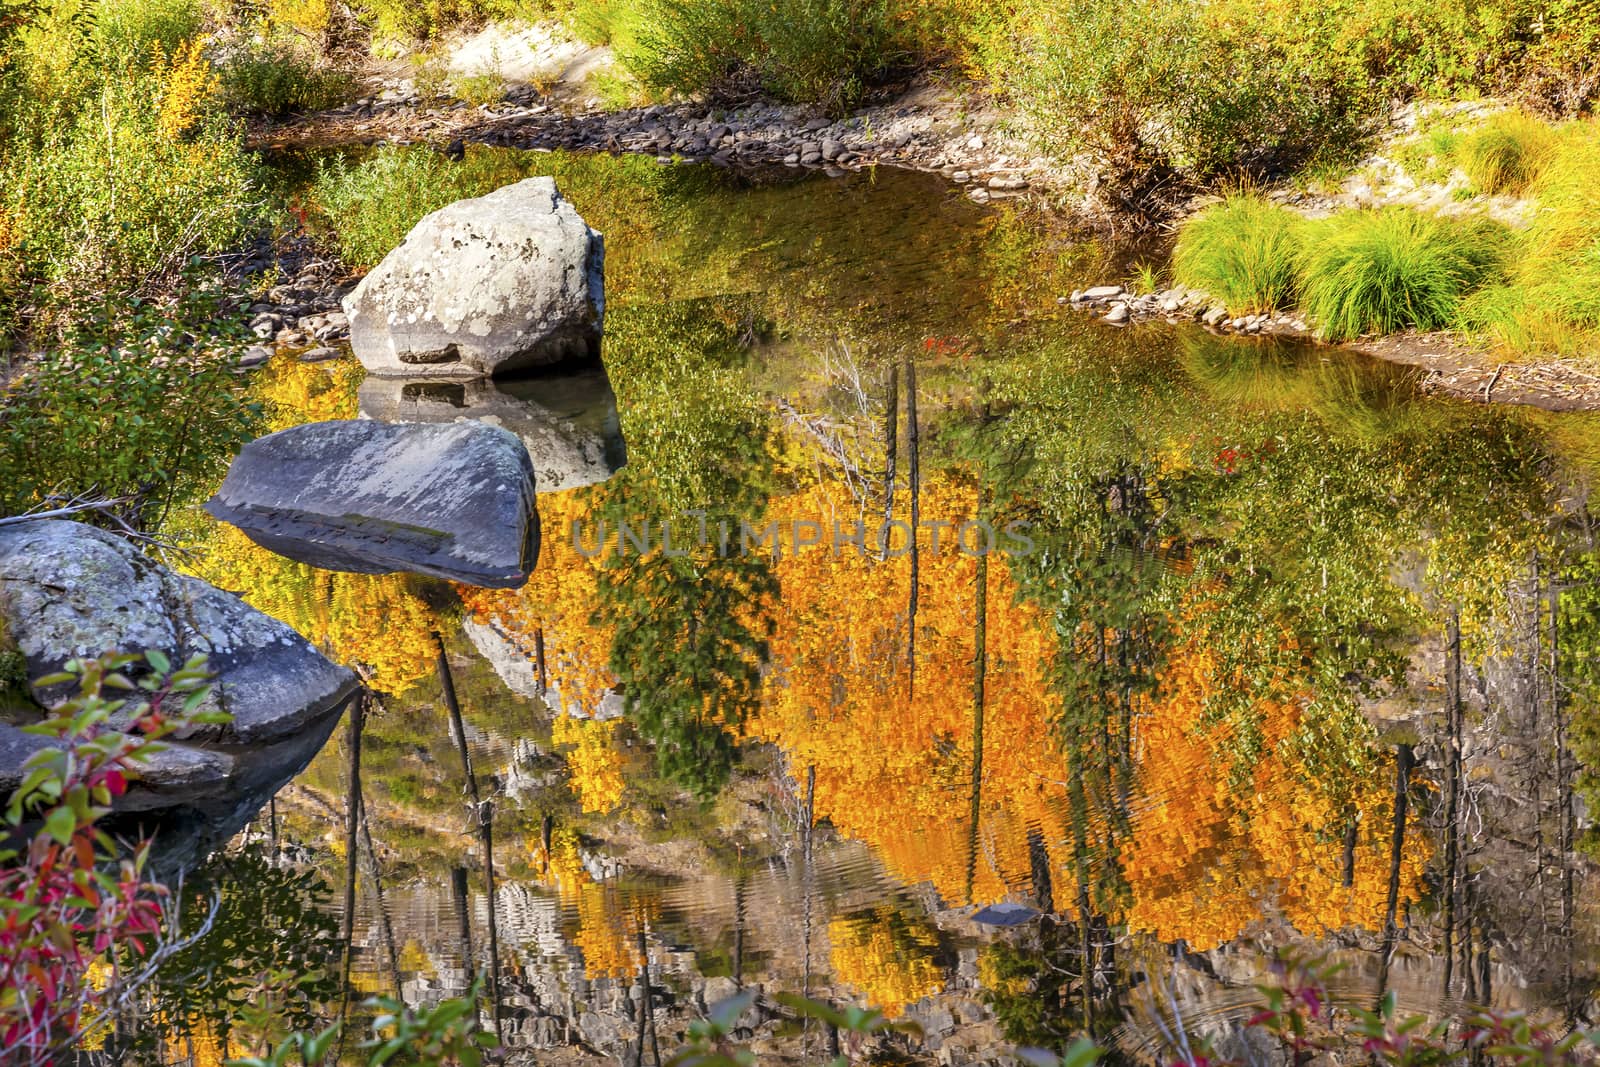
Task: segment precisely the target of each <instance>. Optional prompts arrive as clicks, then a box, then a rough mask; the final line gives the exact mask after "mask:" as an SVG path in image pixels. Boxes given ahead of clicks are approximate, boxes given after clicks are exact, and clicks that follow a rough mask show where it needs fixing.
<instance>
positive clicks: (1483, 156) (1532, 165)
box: [1458, 111, 1557, 195]
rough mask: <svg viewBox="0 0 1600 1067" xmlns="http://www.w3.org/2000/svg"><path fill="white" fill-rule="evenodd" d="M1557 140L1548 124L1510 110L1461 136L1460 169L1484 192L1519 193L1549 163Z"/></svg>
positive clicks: (1476, 187)
mask: <svg viewBox="0 0 1600 1067" xmlns="http://www.w3.org/2000/svg"><path fill="white" fill-rule="evenodd" d="M1556 140H1557V135H1556V131H1555V130H1554V129H1553V128H1552V127H1551V126H1550V125H1549V124H1548V123H1546V122H1544V121H1542V120H1540V119H1538V118H1535V117H1534V116H1532V115H1529V114H1527V113H1526V112H1522V111H1507V112H1504V113H1502V114H1499V115H1496V116H1495V117H1494V118H1492V119H1490V120H1489V121H1488V122H1486V123H1485V124H1484V125H1483V126H1482V128H1480V129H1478V130H1477V131H1475V132H1474V133H1472V134H1471V135H1470V136H1468V137H1466V138H1464V139H1462V141H1461V143H1460V145H1459V148H1458V155H1459V157H1460V160H1461V169H1462V170H1464V171H1466V172H1467V177H1468V178H1469V179H1471V181H1472V185H1473V187H1474V188H1475V189H1477V190H1478V191H1479V192H1481V193H1489V194H1490V195H1500V194H1509V195H1516V194H1520V193H1522V192H1524V191H1525V190H1526V189H1527V188H1528V186H1529V185H1531V184H1532V183H1533V181H1534V180H1535V179H1536V178H1538V176H1539V175H1540V173H1542V172H1543V170H1544V168H1545V166H1546V165H1547V164H1548V163H1549V162H1550V158H1551V156H1552V155H1553V154H1554V151H1555V147H1556Z"/></svg>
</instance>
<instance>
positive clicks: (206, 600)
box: [0, 520, 357, 859]
mask: <svg viewBox="0 0 1600 1067" xmlns="http://www.w3.org/2000/svg"><path fill="white" fill-rule="evenodd" d="M0 617H3V618H4V621H5V625H6V628H7V629H8V630H9V632H10V635H11V639H12V640H13V641H14V642H15V643H16V646H17V649H18V651H20V652H21V653H22V654H23V656H24V658H25V659H26V661H27V675H28V679H29V684H30V689H31V691H32V693H33V695H34V697H35V699H37V700H38V701H39V702H40V703H41V704H43V705H44V706H46V707H48V706H51V705H53V704H56V703H58V702H59V701H61V700H62V699H64V698H65V697H67V696H69V695H70V687H67V686H59V685H56V686H40V685H38V684H36V683H37V680H38V679H40V678H43V677H45V676H46V675H50V674H54V673H56V672H58V671H60V670H61V668H62V667H63V666H64V665H65V664H66V662H67V661H68V660H71V659H74V658H80V657H91V656H98V655H100V654H101V653H104V652H112V651H121V652H136V653H137V652H145V651H149V650H156V651H160V652H162V653H165V654H166V656H167V658H168V659H169V660H171V661H172V662H173V663H174V664H181V663H183V662H185V661H187V660H188V659H189V658H190V657H191V656H194V655H196V654H201V653H203V654H205V656H206V657H207V660H208V663H209V666H210V668H211V670H212V671H213V672H214V673H215V675H216V679H215V681H214V683H213V685H212V691H211V696H210V699H209V703H210V705H211V706H212V707H214V708H220V709H222V710H225V711H227V712H229V713H230V714H232V716H233V721H232V722H231V723H229V724H228V725H225V726H216V725H210V726H201V727H197V728H195V729H194V730H192V731H190V732H189V733H187V734H185V735H183V736H182V737H180V738H177V739H175V740H174V741H173V743H171V744H170V746H169V747H168V748H167V749H166V750H165V751H164V752H160V753H157V754H155V755H154V756H152V757H151V759H150V761H149V763H148V764H147V765H146V766H145V767H144V768H143V770H142V772H141V774H140V777H139V779H138V780H137V781H136V782H135V784H134V785H133V787H132V788H131V789H130V790H129V792H128V793H127V794H126V795H124V796H123V797H121V798H119V799H118V801H117V804H116V816H117V817H118V818H133V817H137V818H138V819H139V820H141V826H142V827H143V828H144V829H147V830H148V829H152V828H156V829H159V830H160V832H161V835H162V839H161V842H160V844H161V846H162V849H163V854H164V855H165V856H166V857H167V858H168V859H173V858H178V859H185V858H192V856H194V855H197V854H202V853H204V852H205V851H207V850H208V849H210V848H212V847H214V846H216V845H218V844H220V843H221V842H223V841H225V840H227V839H228V838H229V837H231V836H232V835H233V834H234V833H236V832H237V831H238V830H239V829H240V828H241V827H243V825H244V824H245V822H246V821H248V820H249V819H250V817H251V816H252V815H254V814H255V812H256V811H257V810H259V809H260V807H261V805H262V804H264V803H266V801H267V799H268V798H269V797H270V796H271V795H272V794H273V793H275V792H276V791H277V790H278V789H279V788H280V787H281V786H282V785H283V784H284V783H285V782H287V781H288V780H289V779H290V778H292V777H294V775H296V774H298V773H299V772H300V771H301V770H303V769H304V768H305V765H306V764H307V763H308V762H310V760H311V757H312V756H314V755H315V754H316V753H317V751H318V749H320V748H321V747H322V745H323V743H324V742H325V741H326V740H327V738H328V735H329V733H330V732H332V730H333V727H334V725H335V724H336V723H337V722H338V720H339V714H340V712H341V711H342V710H343V708H344V705H345V702H346V701H347V700H348V699H349V697H350V695H351V694H352V693H354V692H355V690H356V687H357V680H356V677H355V675H354V673H352V672H351V671H349V670H348V669H346V668H344V667H339V666H337V665H335V664H333V663H330V662H328V660H327V659H325V658H324V657H323V656H322V655H321V654H320V653H318V652H317V650H316V649H314V648H313V647H311V645H310V643H309V642H307V641H306V640H305V639H304V638H302V637H301V636H300V635H299V634H297V633H295V632H294V631H293V630H291V629H290V628H289V627H287V626H285V625H284V624H283V623H281V622H279V621H277V620H276V619H273V618H270V617H268V616H266V615H263V614H262V613H260V612H259V611H256V610H255V609H254V608H251V607H250V606H249V605H247V604H245V603H244V602H243V601H241V600H240V599H239V598H238V597H235V596H233V595H232V594H229V593H225V592H223V591H222V590H220V589H215V588H213V587H212V586H210V585H207V584H206V583H205V582H202V581H200V580H199V579H197V578H191V577H188V576H186V575H181V574H175V573H173V572H172V571H169V570H167V569H166V568H165V567H163V566H161V565H160V564H158V563H156V562H155V561H154V560H151V559H150V558H149V557H147V556H145V555H143V554H142V553H141V552H139V551H138V550H137V549H135V548H133V547H132V546H131V545H129V544H128V543H127V542H126V541H123V540H122V539H120V538H118V537H115V536H113V535H112V534H109V533H107V532H105V531H104V530H98V529H95V528H94V527H91V526H87V525H85V524H83V523H76V522H64V521H59V520H38V521H35V522H28V523H22V524H19V525H16V526H11V527H5V528H3V529H0ZM44 743H45V740H44V739H43V738H37V737H34V736H32V735H29V734H24V733H22V732H21V731H20V730H18V729H17V728H16V727H15V726H13V725H6V724H0V793H4V792H7V791H9V790H10V789H12V788H14V787H15V785H16V784H17V782H18V781H19V780H20V778H21V766H22V763H23V761H24V760H25V759H26V758H27V756H28V755H29V754H30V753H31V752H33V751H36V750H37V749H38V748H39V747H42V745H43V744H44ZM147 820H153V822H150V821H147ZM114 821H115V820H114Z"/></svg>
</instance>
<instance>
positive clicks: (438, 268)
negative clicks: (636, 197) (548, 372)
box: [344, 178, 605, 378]
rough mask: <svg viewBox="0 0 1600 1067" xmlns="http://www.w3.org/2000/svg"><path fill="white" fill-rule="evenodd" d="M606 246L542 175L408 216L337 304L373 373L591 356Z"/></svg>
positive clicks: (596, 346) (452, 372) (517, 366)
mask: <svg viewBox="0 0 1600 1067" xmlns="http://www.w3.org/2000/svg"><path fill="white" fill-rule="evenodd" d="M604 262H605V249H604V242H603V241H602V239H601V236H600V235H599V234H598V233H596V232H595V231H594V230H591V229H590V228H589V226H588V224H587V223H585V222H584V221H583V219H582V218H581V217H580V216H579V215H578V212H577V210H576V209H575V208H574V207H573V206H572V204H570V203H569V202H568V201H567V200H566V198H564V197H563V196H562V195H561V193H560V191H559V190H557V189H556V183H555V181H554V180H553V179H551V178H529V179H527V180H526V181H521V182H517V183H516V184H514V185H508V186H506V187H504V188H502V189H497V190H495V191H494V192H492V193H490V194H488V195H487V196H480V197H476V198H473V199H469V200H458V201H456V202H455V203H453V204H450V205H448V206H446V207H443V208H440V209H439V210H438V211H435V212H434V213H433V214H431V215H428V216H426V217H425V218H423V219H422V221H421V222H418V223H417V224H416V226H415V227H413V228H412V230H411V232H410V233H409V234H407V235H406V239H405V240H404V241H403V242H401V244H400V246H399V247H398V248H396V249H394V250H393V251H392V252H390V253H389V254H388V255H387V256H385V257H384V259H383V262H382V263H379V264H378V266H377V267H375V268H373V270H372V272H371V273H369V274H368V275H367V276H366V277H365V278H363V279H362V280H361V284H360V285H358V286H356V288H355V290H354V291H353V292H351V294H350V295H349V296H347V297H345V299H344V310H345V314H346V315H347V316H348V318H349V322H350V345H351V347H352V348H353V349H354V350H355V354H356V358H357V359H359V360H360V361H361V365H362V366H364V367H366V368H367V370H368V371H371V372H372V373H375V374H391V375H416V374H428V375H432V376H448V377H464V378H474V377H482V376H485V375H490V374H504V373H509V372H512V371H517V370H523V369H526V368H529V367H537V366H543V365H547V364H551V363H558V362H561V361H562V360H567V359H573V358H581V357H592V356H597V355H598V354H599V351H600V332H601V323H602V319H603V316H604V313H605V280H604Z"/></svg>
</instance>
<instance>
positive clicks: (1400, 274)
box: [1300, 208, 1508, 341]
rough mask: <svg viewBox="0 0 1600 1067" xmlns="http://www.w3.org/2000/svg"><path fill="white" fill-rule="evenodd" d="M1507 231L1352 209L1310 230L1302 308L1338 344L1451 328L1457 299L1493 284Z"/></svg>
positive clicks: (1404, 213) (1411, 214)
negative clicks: (1409, 330) (1372, 335)
mask: <svg viewBox="0 0 1600 1067" xmlns="http://www.w3.org/2000/svg"><path fill="white" fill-rule="evenodd" d="M1507 243H1508V234H1507V231H1506V230H1505V229H1504V228H1503V227H1501V226H1498V225H1496V224H1493V223H1489V222H1485V221H1481V220H1471V221H1466V220H1451V219H1441V218H1438V217H1436V216H1433V215H1425V214H1421V213H1419V212H1415V211H1410V210H1407V209H1404V208H1386V209H1383V210H1381V211H1351V212H1346V213H1344V214H1341V215H1335V216H1334V217H1332V218H1330V219H1326V220H1323V221H1321V222H1319V223H1315V224H1313V225H1312V227H1311V228H1310V230H1309V231H1308V232H1307V235H1306V243H1305V249H1306V251H1305V254H1304V255H1303V257H1302V258H1301V264H1300V267H1301V269H1300V292H1301V298H1302V305H1303V306H1304V308H1305V310H1306V312H1307V314H1308V315H1309V316H1310V317H1311V319H1312V320H1313V321H1314V322H1315V323H1316V325H1317V332H1318V334H1319V335H1320V336H1322V337H1324V338H1326V339H1328V340H1331V341H1344V340H1349V339H1350V338H1353V337H1357V336H1360V335H1361V334H1366V333H1391V332H1393V331H1395V330H1403V329H1406V328H1408V327H1416V328H1418V329H1424V330H1428V329H1437V328H1440V327H1443V326H1446V325H1449V324H1451V323H1453V322H1454V321H1455V320H1456V315H1457V311H1458V309H1459V307H1460V304H1461V301H1462V299H1463V298H1464V297H1465V296H1466V295H1467V294H1468V293H1470V292H1472V291H1473V290H1474V289H1476V288H1478V287H1479V286H1482V285H1484V284H1486V283H1489V282H1492V281H1494V280H1496V278H1497V277H1498V276H1499V275H1500V272H1501V270H1502V264H1503V262H1504V259H1505V254H1506V250H1507Z"/></svg>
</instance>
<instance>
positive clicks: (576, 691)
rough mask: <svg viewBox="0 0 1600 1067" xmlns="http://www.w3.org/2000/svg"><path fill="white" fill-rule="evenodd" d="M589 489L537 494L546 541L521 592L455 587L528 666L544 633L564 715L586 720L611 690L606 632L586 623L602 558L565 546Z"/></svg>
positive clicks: (478, 617)
mask: <svg viewBox="0 0 1600 1067" xmlns="http://www.w3.org/2000/svg"><path fill="white" fill-rule="evenodd" d="M595 499H596V494H595V491H594V488H593V487H583V488H579V489H568V490H565V491H563V492H559V493H541V494H540V495H539V522H540V525H541V526H542V527H543V529H544V530H545V536H544V538H543V539H542V542H541V544H540V546H539V562H538V565H537V566H535V567H534V569H533V574H532V576H531V577H530V578H529V579H528V581H527V583H526V584H525V585H523V586H522V588H520V589H477V588H473V587H471V586H465V585H458V586H456V587H455V588H456V591H457V592H458V593H459V594H460V596H461V602H462V604H463V605H464V606H465V607H466V609H467V612H468V613H469V614H470V615H471V616H472V617H473V618H474V619H476V620H477V621H478V622H480V623H486V624H488V625H492V626H493V627H494V628H495V629H496V630H497V631H498V632H499V633H501V634H502V635H504V636H505V637H506V639H507V640H509V641H511V642H512V643H513V644H514V645H516V647H517V648H518V649H519V650H520V651H521V652H522V653H523V654H524V655H525V656H527V657H528V659H529V660H530V661H531V660H533V658H534V656H535V655H536V654H537V647H538V643H539V641H538V638H539V634H540V633H541V632H542V633H543V635H544V650H545V665H546V673H547V675H548V679H549V682H550V684H551V686H552V687H554V688H555V689H557V690H559V691H560V693H561V697H562V701H563V703H565V704H566V705H567V707H568V708H569V709H575V710H576V711H579V712H581V713H582V714H583V715H585V716H592V715H593V714H594V713H595V712H596V711H597V710H598V709H599V706H600V700H601V698H602V697H603V696H605V693H606V690H607V689H609V688H610V687H611V686H612V685H613V684H614V680H613V678H612V677H611V672H610V671H609V670H608V669H607V666H606V663H607V660H608V658H609V657H610V654H611V637H612V635H611V632H610V630H609V628H607V627H603V626H597V625H595V623H594V622H593V621H592V620H591V617H590V616H591V615H592V613H593V611H594V607H595V603H596V595H597V594H596V585H597V579H598V576H599V571H600V566H601V564H602V562H603V561H602V560H601V559H600V558H599V557H598V556H596V557H594V558H592V559H591V558H589V557H586V556H584V555H582V554H581V553H579V552H577V551H576V550H575V549H574V548H573V547H572V538H571V537H570V536H569V534H568V531H569V530H570V528H571V524H572V523H573V522H574V521H585V518H586V516H587V514H588V509H589V506H590V504H591V502H592V501H594V500H595Z"/></svg>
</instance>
